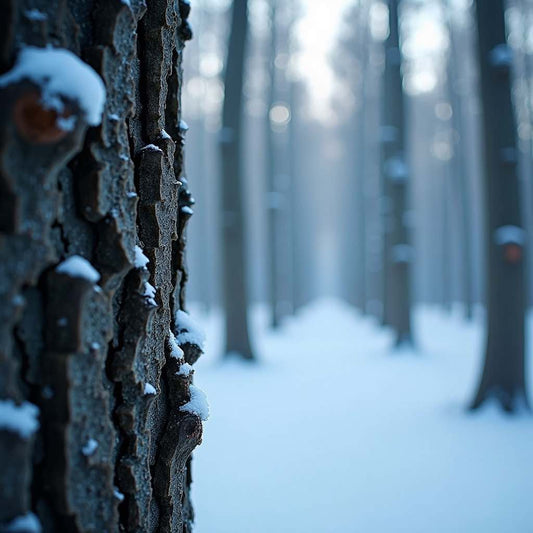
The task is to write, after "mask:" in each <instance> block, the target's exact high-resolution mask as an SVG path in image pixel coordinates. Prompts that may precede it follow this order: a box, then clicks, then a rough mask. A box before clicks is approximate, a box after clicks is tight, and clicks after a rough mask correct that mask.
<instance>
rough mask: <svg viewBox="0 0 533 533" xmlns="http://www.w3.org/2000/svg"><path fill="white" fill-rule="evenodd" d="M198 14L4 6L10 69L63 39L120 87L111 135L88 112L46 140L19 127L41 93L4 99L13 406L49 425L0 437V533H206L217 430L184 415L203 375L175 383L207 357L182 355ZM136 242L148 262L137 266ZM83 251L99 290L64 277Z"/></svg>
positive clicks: (55, 0)
mask: <svg viewBox="0 0 533 533" xmlns="http://www.w3.org/2000/svg"><path fill="white" fill-rule="evenodd" d="M37 10H38V11H37ZM188 12H189V6H188V2H185V1H181V0H180V1H179V2H177V1H174V0H150V1H147V2H146V3H144V2H143V1H142V0H131V5H130V2H126V1H123V2H121V1H119V0H46V1H38V0H11V1H4V2H3V3H2V7H1V16H0V26H1V27H0V40H1V42H0V69H1V72H7V71H9V69H11V68H12V65H13V63H14V62H15V60H16V58H17V56H18V53H19V50H20V48H21V47H23V46H24V45H28V44H32V45H34V46H45V45H52V46H54V47H62V48H66V49H69V50H71V51H73V52H74V53H75V54H76V55H78V56H79V57H80V58H81V59H82V60H83V61H84V62H85V63H87V64H89V65H91V66H92V67H93V68H94V69H95V71H96V72H98V73H99V74H100V76H101V78H102V79H103V81H104V83H105V85H106V89H107V100H106V105H105V110H104V114H103V117H102V123H101V125H100V126H99V127H96V128H91V129H88V128H87V124H86V123H85V121H84V120H83V118H82V117H79V120H78V121H77V126H76V128H75V129H74V130H73V131H71V132H68V133H67V135H66V136H65V137H64V139H62V140H60V141H57V142H47V143H45V144H33V143H32V142H29V141H27V140H25V138H24V136H23V135H21V130H20V125H19V124H17V123H16V121H14V120H13V109H14V106H16V103H17V102H18V101H19V100H20V99H21V98H24V95H25V94H27V93H28V91H33V92H35V91H39V87H38V86H36V85H34V84H32V83H30V82H28V81H21V82H20V83H15V84H10V85H8V86H6V87H3V88H2V89H1V95H0V112H1V115H2V117H1V124H0V189H1V190H2V199H1V203H2V206H1V207H2V209H1V211H2V217H1V223H0V255H1V269H0V292H1V296H0V314H1V320H0V338H1V342H0V398H1V399H2V400H3V401H4V402H5V401H6V400H8V399H13V400H14V401H15V402H16V403H17V404H20V403H21V402H23V401H29V402H31V403H33V404H34V405H36V406H37V407H38V409H39V424H40V427H39V430H38V431H37V432H35V433H34V434H33V435H32V436H31V437H28V438H24V437H21V436H20V435H19V434H17V433H16V432H15V431H12V430H10V429H9V428H8V427H5V426H2V427H0V470H1V472H2V477H1V480H0V530H2V531H4V530H5V531H9V530H10V529H13V528H14V527H15V526H14V525H13V522H12V521H13V520H14V519H16V518H17V517H21V516H23V515H27V514H28V513H30V512H32V513H34V514H35V515H37V517H38V519H39V521H40V522H41V524H42V528H43V530H44V531H45V532H48V531H58V532H59V531H61V532H94V533H102V532H114V531H136V532H139V533H140V532H143V533H145V532H156V531H157V532H182V531H183V532H188V531H190V530H191V524H192V520H193V514H192V508H191V505H190V501H189V485H190V481H191V477H190V454H191V452H192V450H193V448H195V446H197V445H198V444H199V443H200V440H201V434H202V425H201V420H200V418H199V417H198V416H196V415H195V414H191V413H189V412H186V411H181V410H180V407H181V406H182V405H184V404H185V403H186V402H188V401H189V399H190V390H189V386H190V382H191V379H192V378H191V376H190V375H185V374H186V373H185V372H184V373H182V375H177V374H176V372H177V371H178V369H179V367H180V365H182V364H184V363H185V360H187V361H188V362H189V363H194V362H195V361H196V359H197V358H198V356H199V347H198V346H195V345H193V344H190V343H189V344H185V345H184V346H182V348H183V350H184V358H181V359H180V358H174V357H172V356H171V352H170V342H171V339H172V335H171V333H170V332H171V331H172V330H173V331H174V333H176V334H178V339H179V333H180V331H181V330H180V325H179V324H177V323H176V318H175V313H176V311H177V310H178V309H181V308H183V305H184V285H185V281H186V277H187V276H186V270H185V265H184V245H185V241H184V231H185V224H186V222H187V219H188V217H189V216H190V204H191V203H192V200H191V197H190V194H189V192H188V190H187V187H186V182H185V180H184V179H183V176H182V172H183V168H182V164H183V135H184V128H181V127H180V86H181V79H182V73H181V56H182V50H183V45H184V42H185V41H186V40H187V39H189V38H190V36H191V31H190V28H189V26H188V24H187V21H186V19H187V16H188ZM71 104H72V106H73V107H74V108H76V103H75V102H71ZM167 134H168V135H167ZM178 180H180V181H181V182H183V185H181V187H180V183H179V181H178ZM178 213H179V215H178ZM136 245H137V246H139V247H140V248H142V249H143V251H144V254H145V255H146V256H147V257H148V258H149V261H150V262H149V263H148V265H147V267H142V266H139V264H137V265H135V252H134V248H135V246H136ZM74 254H76V255H80V256H82V257H84V258H86V259H87V260H89V261H90V262H91V263H92V265H93V266H94V268H95V269H96V270H97V271H98V272H99V274H100V276H101V278H100V281H99V283H98V284H95V283H93V282H91V281H89V280H87V279H82V278H79V277H72V276H70V275H67V274H65V273H60V272H57V271H56V268H55V267H56V265H57V264H58V263H60V262H61V261H62V260H64V259H65V258H67V257H69V256H72V255H74ZM148 282H149V283H150V284H151V285H153V287H155V295H154V296H153V298H150V297H149V296H147V289H149V286H148V285H147V283H148ZM146 384H150V385H152V386H153V387H154V388H155V392H154V393H153V394H152V393H148V394H146V393H145V385H146ZM91 439H93V441H94V442H93V446H92V448H93V449H92V450H91V446H90V445H89V446H87V444H88V443H90V441H91ZM94 443H96V444H97V445H96V446H94ZM10 523H11V525H9V524H10ZM17 531H19V529H18V530H17ZM24 531H26V529H24ZM28 531H30V529H28Z"/></svg>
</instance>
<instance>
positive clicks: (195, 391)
mask: <svg viewBox="0 0 533 533" xmlns="http://www.w3.org/2000/svg"><path fill="white" fill-rule="evenodd" d="M189 392H190V394H191V399H190V400H189V401H188V402H187V403H186V404H185V405H182V406H181V407H180V411H186V412H188V413H192V414H194V415H198V416H199V417H200V418H201V419H202V420H207V419H208V418H209V403H208V401H207V396H206V395H205V392H204V391H203V390H202V389H199V388H198V387H195V386H194V385H191V386H190V387H189Z"/></svg>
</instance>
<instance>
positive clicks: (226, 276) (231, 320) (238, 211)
mask: <svg viewBox="0 0 533 533" xmlns="http://www.w3.org/2000/svg"><path fill="white" fill-rule="evenodd" d="M247 9H248V6H247V0H234V2H233V8H232V18H231V32H230V38H229V46H228V55H227V59H226V72H225V79H224V87H225V96H224V107H223V111H222V132H221V137H220V151H221V156H222V157H221V159H222V225H223V248H224V250H223V261H222V263H223V264H222V268H223V291H224V292H223V302H224V312H225V323H226V328H225V329H226V354H227V355H230V354H231V355H236V356H238V357H242V358H244V359H253V358H254V355H253V352H252V348H251V345H250V339H249V334H248V312H247V305H248V297H247V286H246V285H247V283H246V260H245V257H246V254H245V251H244V246H245V244H244V230H243V227H244V225H243V220H244V212H243V205H242V204H243V199H242V196H243V190H242V182H243V168H242V166H243V165H242V145H243V138H242V125H243V120H242V118H243V117H242V115H243V80H244V62H245V57H246V54H245V52H246V38H247V33H248V13H247Z"/></svg>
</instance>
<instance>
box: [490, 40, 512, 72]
mask: <svg viewBox="0 0 533 533" xmlns="http://www.w3.org/2000/svg"><path fill="white" fill-rule="evenodd" d="M489 61H490V64H491V65H492V66H493V67H508V66H510V65H511V64H512V62H513V51H512V50H511V47H510V46H507V45H506V44H499V45H497V46H495V47H494V48H493V49H492V50H491V51H490V52H489Z"/></svg>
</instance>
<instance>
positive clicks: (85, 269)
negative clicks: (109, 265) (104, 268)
mask: <svg viewBox="0 0 533 533" xmlns="http://www.w3.org/2000/svg"><path fill="white" fill-rule="evenodd" d="M56 272H57V273H58V274H66V275H67V276H70V277H71V278H80V279H86V280H87V281H90V282H91V283H98V281H99V280H100V274H99V272H98V271H97V270H96V269H95V268H94V267H93V266H92V265H91V263H89V261H87V259H85V258H84V257H81V256H79V255H73V256H71V257H69V258H68V259H65V260H64V261H63V262H62V263H60V264H59V265H58V266H57V267H56Z"/></svg>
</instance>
